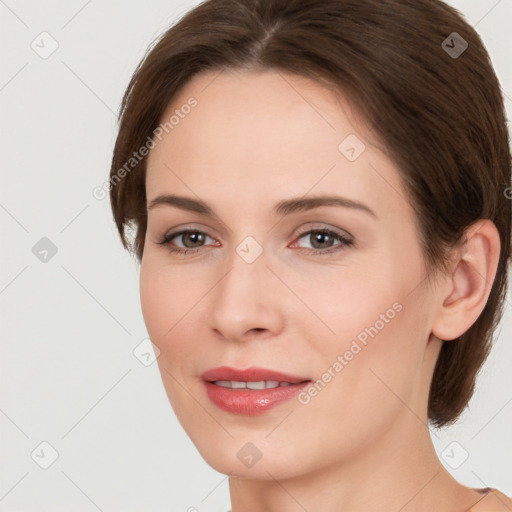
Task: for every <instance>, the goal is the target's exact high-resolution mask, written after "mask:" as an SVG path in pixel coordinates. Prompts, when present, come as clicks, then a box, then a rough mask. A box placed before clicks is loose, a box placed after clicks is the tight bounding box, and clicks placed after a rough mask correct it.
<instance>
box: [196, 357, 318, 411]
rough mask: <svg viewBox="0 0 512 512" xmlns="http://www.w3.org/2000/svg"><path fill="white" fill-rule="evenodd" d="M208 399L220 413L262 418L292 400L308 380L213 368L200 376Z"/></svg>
mask: <svg viewBox="0 0 512 512" xmlns="http://www.w3.org/2000/svg"><path fill="white" fill-rule="evenodd" d="M201 378H202V379H203V381H204V384H205V387H206V393H207V395H208V398H209V399H210V400H211V401H212V403H213V404H214V405H216V406H217V407H219V408H220V409H222V410H224V411H226V412H229V413H232V414H241V415H246V416H256V415H259V414H263V413H264V412H266V411H268V410H269V409H271V408H273V407H275V406H277V405H278V404H280V403H282V402H284V401H287V400H289V399H291V398H293V397H294V396H296V395H297V394H298V393H300V391H302V389H304V387H306V386H307V385H308V384H309V383H310V382H312V380H311V379H309V378H305V377H297V376H294V375H288V374H285V373H281V372H276V371H274V370H268V369H264V368H254V367H252V368H247V369H245V370H237V369H234V368H229V367H226V366H224V367H220V368H213V369H211V370H208V371H206V372H204V373H203V374H202V375H201Z"/></svg>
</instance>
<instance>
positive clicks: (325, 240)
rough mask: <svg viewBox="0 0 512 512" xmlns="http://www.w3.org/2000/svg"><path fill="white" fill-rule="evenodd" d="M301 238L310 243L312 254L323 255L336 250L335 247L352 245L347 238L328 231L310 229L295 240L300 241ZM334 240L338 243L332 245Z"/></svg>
mask: <svg viewBox="0 0 512 512" xmlns="http://www.w3.org/2000/svg"><path fill="white" fill-rule="evenodd" d="M301 238H306V239H309V240H310V241H311V245H312V248H311V249H312V250H313V251H314V252H324V253H325V252H331V251H332V250H336V247H343V246H349V245H351V244H352V243H353V241H352V240H351V239H349V238H348V237H346V236H344V235H342V234H341V233H337V232H336V231H332V230H330V229H311V230H309V231H306V232H305V233H302V234H301V235H300V236H299V237H298V238H297V240H300V239H301ZM336 240H338V241H339V242H340V243H338V244H336V245H333V242H334V241H336ZM322 249H324V250H322ZM325 249H328V250H325ZM329 249H330V250H329Z"/></svg>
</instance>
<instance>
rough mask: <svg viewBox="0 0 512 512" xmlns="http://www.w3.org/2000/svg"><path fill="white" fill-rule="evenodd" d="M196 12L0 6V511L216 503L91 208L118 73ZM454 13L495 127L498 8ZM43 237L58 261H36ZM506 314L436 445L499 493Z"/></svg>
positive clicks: (104, 215)
mask: <svg viewBox="0 0 512 512" xmlns="http://www.w3.org/2000/svg"><path fill="white" fill-rule="evenodd" d="M197 3H198V2H196V1H190V0H188V1H186V0H182V1H178V0H174V1H171V0H150V1H148V2H126V1H124V2H123V1H121V0H107V1H103V2H101V1H99V0H90V1H85V0H73V1H67V2H64V1H63V0H61V1H56V0H55V1H45V2H37V1H35V0H30V1H29V0H27V1H23V0H18V1H16V0H5V1H2V0H0V23H1V25H0V39H1V41H0V48H1V52H2V54H1V55H2V57H1V58H2V60H1V63H2V65H1V67H0V108H1V141H2V153H1V154H2V162H1V165H0V169H1V183H2V187H1V188H0V225H1V247H2V251H1V260H0V314H1V317H0V318H1V343H2V351H1V363H0V365H1V366H0V378H1V382H0V429H1V444H0V450H1V452H0V460H1V464H0V511H38V512H44V511H48V512H49V511H52V512H56V511H61V510H62V511H68V510H74V511H77V512H81V511H83V512H89V511H94V510H101V511H105V512H107V511H125V512H128V511H135V510H137V511H141V510H151V511H187V510H188V511H192V510H198V511H201V512H202V511H224V510H226V509H227V507H228V506H229V493H228V482H227V477H225V476H224V475H222V474H220V473H218V472H216V471H214V470H213V469H211V468H210V467H209V466H208V465H207V464H206V463H205V462H204V461H203V459H202V458H201V457H200V455H199V454H198V453H197V452H196V450H195V447H194V446H193V444H192V442H191V441H190V440H189V439H188V437H187V436H186V435H185V434H184V433H183V431H182V429H181V427H180V425H179V423H178V421H177V419H176V418H175V416H174V413H173V412H172V409H171V407H170V405H169V403H168V401H167V396H166V395H165V392H164V389H163V386H162V384H161V380H160V376H159V373H158V369H157V366H156V363H154V364H152V365H149V366H145V365H144V364H143V363H142V362H141V361H140V360H139V359H138V358H137V357H135V355H134V353H133V351H134V350H136V347H137V346H139V344H140V343H141V342H142V341H143V340H144V339H145V338H147V332H146V329H145V326H144V322H143V318H142V314H141V310H140V303H139V294H138V293H139V292H138V267H137V265H136V263H135V261H134V260H133V259H131V258H130V256H129V255H128V253H125V252H124V251H123V250H122V248H121V244H120V242H119V240H118V235H117V233H116V231H115V227H114V224H113V221H112V219H111V215H110V207H109V203H108V199H107V198H105V199H103V200H97V199H95V198H94V197H93V195H92V190H93V189H94V187H97V186H100V185H102V184H103V182H104V181H105V180H106V179H107V177H108V170H109V165H110V158H111V152H112V148H113V143H114V140H115V135H116V117H115V114H116V112H117V109H118V106H119V103H120V100H121V96H122V93H123V91H124V89H125V87H126V86H127V84H128V81H129V79H130V76H131V73H132V72H133V70H134V69H135V66H136V65H137V63H138V62H139V61H140V59H141V58H142V56H143V54H144V52H145V50H146V48H147V46H148V45H149V44H150V42H151V41H153V40H154V38H155V37H156V36H157V35H158V34H159V33H160V32H161V31H163V30H164V29H165V28H167V27H168V26H169V25H170V24H171V23H172V22H173V21H174V20H175V19H176V18H177V17H178V16H179V15H181V14H183V13H184V12H185V11H187V10H188V9H190V8H191V7H193V6H194V5H196V4H197ZM451 4H452V5H454V6H455V7H457V8H458V9H460V10H461V11H462V12H463V13H464V15H465V16H466V18H467V19H468V21H469V22H470V23H471V24H472V25H473V26H476V28H477V30H478V31H479V33H480V34H481V35H482V37H483V39H484V42H485V44H486V46H487V48H488V50H489V53H490V54H491V58H492V61H493V64H494V66H495V68H496V70H497V73H498V76H499V78H500V80H501V82H502V86H503V89H504V91H505V94H506V95H507V100H506V101H507V110H508V117H509V118H510V116H511V112H512V100H511V98H512V67H511V62H512V36H511V32H510V28H511V25H512V23H511V22H512V0H501V1H496V0H485V1H482V0H457V1H452V2H451ZM43 31H46V32H48V34H50V35H43V36H41V35H40V34H41V33H42V32H43ZM52 44H54V45H55V44H58V48H57V49H56V50H55V51H54V53H53V54H52V55H50V56H47V55H44V52H49V51H50V50H51V49H52ZM440 44H441V41H440ZM31 45H32V46H31ZM41 54H43V56H45V57H47V58H42V56H41ZM454 87H464V84H454ZM43 237H47V238H48V239H49V240H50V241H51V243H52V244H53V245H54V246H55V248H56V249H57V252H56V254H55V255H53V256H52V252H51V249H49V252H48V254H47V255H46V259H47V261H46V262H43V261H41V260H40V258H41V257H45V253H44V252H40V251H44V249H45V248H46V249H48V241H42V242H40V240H41V239H42V238H43ZM38 243H39V244H42V245H36V244H38ZM45 244H46V245H45ZM34 246H36V249H34V250H33V247H34ZM34 252H35V253H36V254H34ZM509 297H510V293H509ZM510 309H511V307H510V298H509V303H508V304H507V310H506V315H505V320H504V322H503V324H502V329H501V332H500V336H499V340H498V342H497V345H496V347H495V349H494V352H493V353H492V356H491V358H490V359H489V361H488V362H487V364H486V366H485V368H484V371H483V373H482V375H481V378H480V380H479V383H478V390H477V393H476V395H475V397H474V399H473V400H472V401H471V406H470V408H469V410H467V412H466V413H465V414H464V415H463V417H462V419H461V420H460V421H459V422H458V424H457V425H455V426H453V427H451V428H449V429H447V430H444V431H435V432H433V437H434V442H435V445H436V449H437V450H438V453H439V455H440V457H441V458H442V460H443V462H444V463H445V465H446V467H447V468H448V469H449V470H450V471H451V473H452V474H453V475H454V476H455V477H456V478H458V479H459V480H460V481H461V482H463V483H465V484H466V485H469V486H473V487H485V486H492V487H497V488H499V489H501V490H502V491H504V492H505V493H507V494H509V495H512V471H511V469H512V464H511V462H512V436H511V435H510V431H511V428H510V426H511V424H512V404H511V402H512V373H511V372H510V366H511V361H512V346H511V344H510V339H511V325H512V322H511V314H510ZM142 347H144V345H143V346H142ZM139 350H141V349H139ZM136 353H140V352H137V351H136ZM42 442H46V443H49V445H47V444H43V445H41V443H42ZM52 450H56V452H58V458H57V459H56V460H55V461H53V458H54V456H53V455H52V453H53V452H52ZM466 456H468V458H467V460H464V458H465V457H466ZM51 462H53V463H52V464H51V465H50V466H49V467H48V468H47V469H43V468H42V467H41V466H44V465H48V464H50V463H51ZM456 466H459V467H457V468H456ZM192 507H194V508H192Z"/></svg>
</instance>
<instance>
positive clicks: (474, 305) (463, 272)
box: [432, 219, 501, 340]
mask: <svg viewBox="0 0 512 512" xmlns="http://www.w3.org/2000/svg"><path fill="white" fill-rule="evenodd" d="M500 249H501V244H500V236H499V233H498V230H497V228H496V226H495V225H494V223H493V222H492V221H491V220H489V219H483V220H479V221H477V222H476V223H475V224H473V225H472V226H470V227H469V228H468V229H467V230H466V232H465V240H464V243H463V245H462V246H461V247H459V248H458V249H456V251H455V256H454V258H453V260H452V264H451V268H450V270H449V273H447V274H445V275H442V277H441V279H440V281H439V286H438V288H437V289H436V290H437V292H438V295H437V297H438V299H439V307H438V308H437V311H436V315H435V318H434V320H433V325H432V334H434V335H435V336H436V337H437V338H439V339H441V340H453V339H456V338H458V337H459V336H461V335H462V334H464V333H465V332H466V331H467V330H468V329H469V328H470V327H471V326H472V325H473V324H474V323H475V322H476V320H477V319H478V317H479V316H480V313H481V312H482V311H483V309H484V307H485V304H486V303H487V299H488V298H489V294H490V292H491V288H492V284H493V282H494V278H495V277H496V271H497V268H498V261H499V256H500Z"/></svg>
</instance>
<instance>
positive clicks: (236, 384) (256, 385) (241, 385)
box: [214, 380, 291, 389]
mask: <svg viewBox="0 0 512 512" xmlns="http://www.w3.org/2000/svg"><path fill="white" fill-rule="evenodd" d="M214 384H217V386H221V387H223V388H230V389H272V388H277V387H284V386H291V382H279V381H277V380H266V381H265V380H260V381H258V382H240V381H236V380H216V381H215V382H214Z"/></svg>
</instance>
